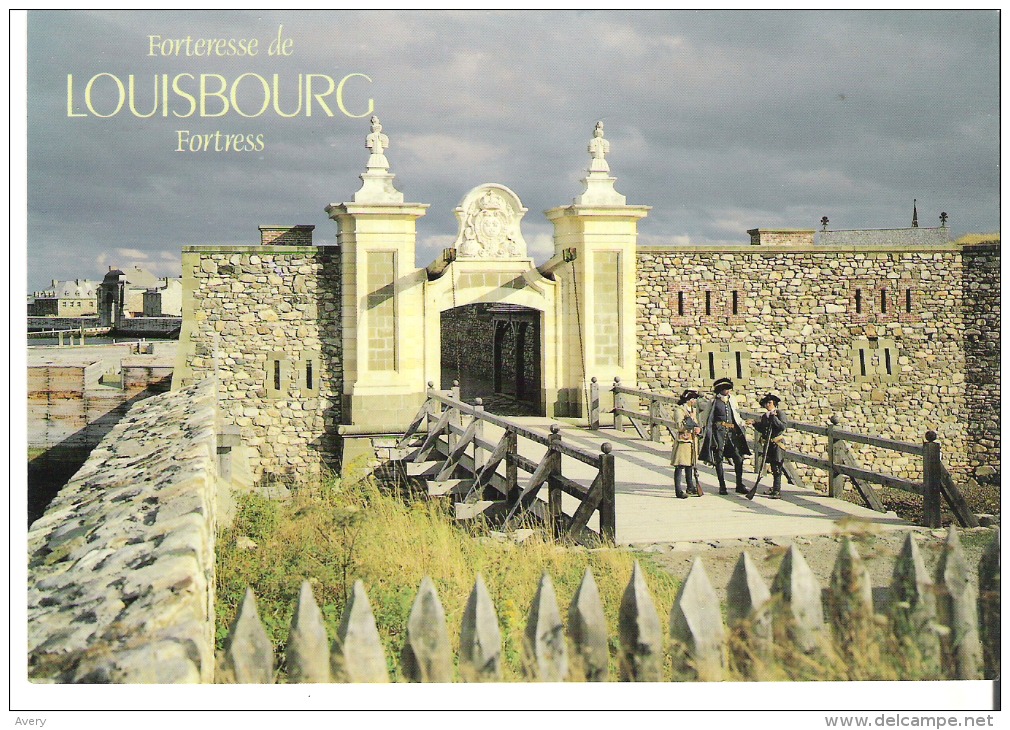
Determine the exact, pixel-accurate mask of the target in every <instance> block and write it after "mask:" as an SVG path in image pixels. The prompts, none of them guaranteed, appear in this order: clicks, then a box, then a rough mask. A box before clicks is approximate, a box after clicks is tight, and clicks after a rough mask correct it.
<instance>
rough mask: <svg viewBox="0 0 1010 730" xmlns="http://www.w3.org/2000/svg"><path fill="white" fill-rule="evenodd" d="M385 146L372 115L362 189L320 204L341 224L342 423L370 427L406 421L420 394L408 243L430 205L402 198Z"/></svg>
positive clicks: (420, 273)
mask: <svg viewBox="0 0 1010 730" xmlns="http://www.w3.org/2000/svg"><path fill="white" fill-rule="evenodd" d="M388 145H389V138H388V137H387V136H386V135H385V134H383V133H382V125H381V124H379V120H378V118H377V117H372V133H371V134H369V135H368V137H367V138H366V147H368V149H370V150H371V152H372V154H371V156H370V157H369V159H368V164H367V166H366V169H365V172H364V174H362V175H361V176H360V177H361V181H362V186H361V189H360V190H359V191H358V192H357V193H355V194H354V199H353V201H351V202H347V203H339V204H337V203H334V204H332V205H328V206H326V212H327V213H328V214H329V216H330V218H332V219H333V220H335V221H337V223H338V225H339V227H340V229H339V231H338V233H337V243H336V245H337V246H339V247H340V252H341V274H340V276H341V287H342V296H341V318H342V347H343V356H344V384H343V395H342V416H343V421H344V423H349V424H354V425H363V426H374V427H375V428H396V427H400V426H401V425H402V426H406V425H407V424H408V423H409V421H410V419H411V417H412V416H413V415H414V413H415V412H416V411H417V409H418V408H420V406H421V403H422V402H423V401H424V397H425V383H424V366H423V362H424V288H423V287H424V278H425V272H424V269H417V268H416V267H415V265H414V248H415V240H416V222H417V219H418V218H420V217H421V216H423V215H424V214H425V210H426V209H427V208H428V206H427V205H421V204H418V203H404V202H403V193H400V192H398V191H397V190H396V189H395V188H394V187H393V177H394V175H393V174H392V173H390V172H389V162H388V161H387V160H386V157H385V155H384V154H383V151H384V150H385V149H386V148H387V147H388Z"/></svg>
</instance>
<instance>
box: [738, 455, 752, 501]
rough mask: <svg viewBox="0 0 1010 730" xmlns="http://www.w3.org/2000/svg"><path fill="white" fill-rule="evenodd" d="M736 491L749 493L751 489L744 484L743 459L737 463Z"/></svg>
mask: <svg viewBox="0 0 1010 730" xmlns="http://www.w3.org/2000/svg"><path fill="white" fill-rule="evenodd" d="M735 466H736V493H737V494H747V492H749V491H750V490H749V489H747V487H745V486H744V485H743V460H741V461H740V463H739V464H736V465H735Z"/></svg>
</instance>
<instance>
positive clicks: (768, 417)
mask: <svg viewBox="0 0 1010 730" xmlns="http://www.w3.org/2000/svg"><path fill="white" fill-rule="evenodd" d="M788 427H789V420H788V419H787V418H786V417H785V414H783V413H782V412H781V411H779V410H774V411H765V412H764V413H763V414H762V415H761V418H759V419H758V420H757V422H756V423H755V424H754V430H755V431H757V432H758V434H759V436H758V441H757V447H758V453H760V454H761V455H762V456H763V455H764V453H765V449H766V448H767V449H768V461H767V462H766V463H768V464H776V465H777V464H781V463H782V439H781V436H782V434H783V433H784V432H785V430H786V429H787V428H788ZM769 437H771V443H768V442H767V441H766V439H768V438H769ZM758 458H761V457H758ZM758 466H761V465H760V464H758Z"/></svg>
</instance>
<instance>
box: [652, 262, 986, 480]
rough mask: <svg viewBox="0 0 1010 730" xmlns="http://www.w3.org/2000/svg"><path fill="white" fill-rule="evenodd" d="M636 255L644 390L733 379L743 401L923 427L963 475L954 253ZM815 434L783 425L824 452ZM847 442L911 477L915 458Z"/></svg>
mask: <svg viewBox="0 0 1010 730" xmlns="http://www.w3.org/2000/svg"><path fill="white" fill-rule="evenodd" d="M637 263H638V274H637V276H638V284H637V304H638V324H637V327H638V333H637V335H638V343H639V360H638V377H639V381H640V383H642V384H643V385H647V386H651V387H655V388H664V389H669V390H671V391H674V392H677V393H679V392H680V391H681V390H682V389H684V388H687V387H693V388H698V389H700V390H703V391H704V392H705V393H710V392H711V386H712V383H713V381H714V380H715V378H718V377H730V378H732V379H733V380H734V381H735V382H736V387H735V394H736V396H737V399H738V400H739V401H740V403H741V406H743V407H746V408H750V409H752V410H758V408H759V405H758V400H759V398H760V397H761V396H762V395H763V394H765V393H767V392H775V393H777V394H779V395H780V396H781V397H782V399H783V402H782V408H783V410H784V411H785V412H787V413H788V414H789V415H791V416H792V417H793V418H795V419H797V420H803V421H807V422H813V423H821V424H825V423H827V421H828V418H829V417H830V416H831V415H838V416H839V417H841V419H842V423H843V424H844V425H845V426H846V427H848V428H850V429H852V430H855V431H860V432H863V433H868V434H874V435H879V436H883V437H886V438H891V439H897V440H902V441H908V442H912V443H921V442H922V441H923V437H924V434H925V432H926V431H927V430H928V429H934V430H936V431H937V433H938V434H939V438H940V442H941V445H942V449H943V458H944V461H945V463H947V464H948V465H949V466H952V467H953V468H954V469H955V471H960V473H961V474H962V475H963V473H964V471H965V469H966V468H967V464H968V460H967V458H966V446H967V443H968V440H969V437H968V423H967V420H968V419H966V417H965V404H966V383H965V369H966V362H965V352H964V347H963V343H962V338H961V332H962V331H963V327H964V316H963V305H964V301H965V300H964V295H963V289H962V262H961V255H960V251H959V249H957V248H955V247H946V248H936V249H927V248H924V247H920V248H915V249H911V248H908V249H902V248H899V247H895V248H892V249H890V250H887V249H870V248H866V249H862V250H860V249H857V248H839V249H835V250H831V249H827V250H825V248H824V247H818V246H807V247H802V248H801V247H796V248H790V249H786V248H784V247H778V248H774V249H773V248H765V247H763V246H762V247H760V248H759V247H756V246H755V247H742V246H737V247H725V248H722V247H720V248H716V247H704V248H703V247H683V248H653V249H649V248H640V249H639V250H638V260H637ZM814 440H815V437H813V436H808V435H805V434H800V433H798V432H791V434H790V442H791V444H792V445H793V446H800V445H801V444H802V445H803V446H804V448H801V449H800V450H806V449H811V450H812V452H813V453H816V451H817V448H820V449H821V451H823V448H824V445H823V444H820V445H819V446H818V445H817V444H815V443H814ZM806 442H810V443H806ZM851 446H852V448H853V450H854V451H855V452H856V453H857V454H858V458H859V459H860V460H861V461H862V462H863V463H864V464H866V465H868V466H874V467H877V468H879V469H880V470H882V471H885V472H888V473H893V474H898V475H902V476H907V477H910V478H915V477H918V476H919V475H920V473H921V464H920V463H919V460H918V459H916V458H914V457H910V456H905V455H901V454H895V453H893V452H883V453H882V452H880V451H879V450H877V449H873V448H871V447H859V446H856V445H851Z"/></svg>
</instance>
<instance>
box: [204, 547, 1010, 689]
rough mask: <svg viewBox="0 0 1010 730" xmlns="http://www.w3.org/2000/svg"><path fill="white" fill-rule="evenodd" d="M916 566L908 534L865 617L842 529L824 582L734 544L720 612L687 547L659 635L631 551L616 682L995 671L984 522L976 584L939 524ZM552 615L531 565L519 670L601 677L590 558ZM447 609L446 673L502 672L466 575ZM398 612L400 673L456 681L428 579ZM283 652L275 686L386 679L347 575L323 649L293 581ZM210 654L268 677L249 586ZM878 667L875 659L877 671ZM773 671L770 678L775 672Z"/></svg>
mask: <svg viewBox="0 0 1010 730" xmlns="http://www.w3.org/2000/svg"><path fill="white" fill-rule="evenodd" d="M924 566H925V563H924V560H923V556H922V555H921V553H920V552H919V547H918V545H917V543H916V540H915V538H914V536H913V535H912V533H909V534H908V536H907V538H906V540H905V544H904V546H903V548H902V550H901V553H900V554H899V556H898V558H897V560H896V561H895V566H894V571H893V576H894V578H893V580H892V583H891V585H890V589H889V591H888V595H887V601H886V608H885V609H884V612H883V614H876V613H875V610H874V604H873V598H872V595H873V586H872V584H871V581H870V575H869V572H868V570H867V569H866V567H865V565H864V564H863V562H862V559H861V558H860V556H859V554H858V552H857V551H856V549H855V547H854V545H853V544H852V542H851V541H849V540H848V538H846V539H845V540H844V541H843V542H842V545H841V549H840V551H839V553H838V557H837V559H836V561H835V566H834V570H833V572H832V574H831V578H830V583H829V585H828V588H827V590H826V591H822V588H821V585H820V584H819V582H818V580H817V578H816V577H815V576H814V574H813V572H812V571H811V570H810V567H809V566H808V565H807V562H806V560H805V559H804V558H803V555H802V554H801V552H800V550H799V549H798V548H797V547H796V546H795V545H793V546H791V547H790V548H789V549H788V551H787V552H786V553H785V555H784V556H783V558H782V562H781V564H780V565H779V569H778V572H777V574H776V576H775V579H774V580H773V582H772V586H771V589H770V590H769V588H768V587H767V585H766V583H765V581H764V579H763V578H762V577H761V575H760V573H759V572H758V571H757V569H756V567H755V565H754V562H753V561H752V560H751V559H750V557H749V556H748V555H747V553H741V555H740V558H739V560H738V561H737V563H736V568H735V570H734V571H733V575H732V577H731V578H730V581H729V585H728V586H727V603H726V607H725V611H722V610H721V609H720V605H719V600H718V597H717V596H716V593H715V590H714V589H713V587H712V584H711V581H710V580H709V578H708V575H707V574H706V572H705V568H704V565H703V564H702V561H701V559H700V558H695V560H694V563H693V565H692V567H691V570H690V573H689V574H688V576H687V578H686V579H685V580H684V582H683V583H682V584H681V587H680V590H679V592H678V594H677V596H676V598H675V599H674V603H673V606H672V607H671V609H670V613H669V634H668V636H667V637H664V636H663V632H662V629H661V623H660V619H659V614H658V612H657V610H656V606H655V602H654V600H653V598H652V596H651V594H650V592H649V588H648V585H647V584H646V581H645V577H644V575H643V573H642V570H641V569H640V568H639V566H638V564H637V563H636V564H635V567H634V570H633V573H632V576H631V580H630V581H629V583H628V586H627V588H626V589H625V591H624V595H623V598H622V600H621V605H620V611H619V614H618V616H619V620H618V637H617V641H616V642H615V643H614V646H615V647H616V656H615V657H613V658H614V659H615V660H616V661H615V662H614V663H615V664H616V666H617V677H616V678H617V679H618V680H620V681H622V682H624V681H645V682H660V681H667V680H671V679H672V680H673V681H696V680H702V681H721V680H727V679H756V680H761V679H767V676H768V675H767V674H766V672H767V669H768V668H769V666H775V665H776V664H777V665H778V666H779V667H780V668H781V670H784V671H785V672H786V674H787V675H788V676H790V677H791V678H793V679H829V678H838V677H831V676H819V675H815V676H810V674H811V671H817V670H812V669H811V668H812V667H826V666H828V665H830V664H831V660H830V659H829V658H834V659H837V660H840V661H841V666H842V667H843V669H842V670H841V671H842V672H846V671H849V669H847V668H851V667H852V666H854V665H858V664H859V661H860V659H865V658H866V657H869V656H871V655H878V656H883V657H888V656H890V657H892V658H894V657H900V656H903V655H904V654H905V653H906V652H908V653H910V654H914V656H915V659H914V662H915V663H916V666H917V667H918V669H919V671H920V672H922V673H923V674H924V676H925V678H930V679H982V678H987V679H993V678H996V677H998V676H999V667H1000V609H999V604H1000V592H999V574H1000V567H999V534H998V532H997V533H996V535H995V537H994V538H993V540H992V542H991V543H990V545H989V547H988V549H987V550H986V551H985V553H984V555H983V556H982V559H981V560H980V562H979V565H978V571H977V576H978V577H977V580H976V577H975V571H973V570H972V569H970V568H969V567H968V563H967V561H966V559H965V556H964V551H963V548H962V547H961V544H960V541H959V538H958V536H957V531H956V530H955V529H954V528H951V529H950V531H949V533H948V538H947V542H946V544H945V546H944V548H943V551H942V553H941V555H940V558H939V561H938V563H937V565H936V570H935V578H934V579H931V578H930V576H929V574H928V572H927V571H926V569H925V567H924ZM561 616H562V614H561V611H560V609H559V606H558V601H557V596H556V593H555V590H554V586H553V584H552V582H551V579H550V577H549V576H548V575H547V574H546V573H545V574H544V576H543V578H542V579H541V581H540V585H539V587H538V589H537V592H536V595H535V597H534V598H533V601H532V604H531V605H530V608H529V613H528V618H527V622H526V629H525V632H524V635H523V641H522V671H523V677H524V678H525V680H526V681H544V682H559V681H566V680H567V681H607V680H609V679H611V678H612V677H611V674H610V671H611V669H610V665H611V655H610V652H611V649H610V647H611V642H610V637H609V627H608V623H607V619H606V617H605V616H606V614H605V611H604V606H603V603H602V601H601V599H600V594H599V591H598V590H597V587H596V583H595V581H594V579H593V575H592V572H591V571H590V570H589V568H587V569H586V572H585V575H584V577H583V579H582V583H581V585H580V586H579V588H578V590H577V591H576V592H575V595H574V597H573V598H572V601H571V604H570V606H569V609H568V621H567V641H566V640H565V633H566V626H565V624H564V623H562V618H561ZM724 616H725V619H724ZM452 618H453V620H454V621H459V622H460V626H461V628H460V633H459V637H460V639H459V649H458V663H457V666H458V679H460V680H462V681H464V682H498V681H501V679H502V653H503V648H502V636H501V630H500V628H499V622H498V616H497V613H496V611H495V606H494V603H493V602H492V600H491V597H490V595H489V593H488V590H487V587H486V586H485V584H484V581H483V579H482V578H481V576H480V574H478V575H477V577H476V580H475V583H474V586H473V590H472V591H471V593H470V597H469V600H468V601H467V605H466V609H465V611H464V613H463V615H462V616H461V617H460V616H454V617H452ZM400 621H401V618H399V617H398V619H397V622H398V623H399V622H400ZM403 623H405V624H406V631H405V634H404V640H403V645H402V650H401V653H400V663H399V675H400V676H402V678H403V679H404V680H406V681H411V682H452V681H454V680H455V679H457V676H456V672H454V670H453V647H452V644H451V642H450V639H449V631H448V628H447V617H446V614H445V611H444V609H443V607H442V604H441V601H440V600H439V598H438V593H437V591H436V589H435V586H434V584H433V582H432V581H431V579H430V578H427V577H426V578H424V579H423V580H422V582H421V586H420V589H419V590H418V593H417V596H416V598H415V600H414V603H413V607H412V608H411V609H410V615H409V617H406V621H405V622H403ZM874 646H876V647H877V649H878V651H877V652H872V651H870V649H871V648H872V647H874ZM667 652H668V653H669V655H670V656H672V659H673V661H672V667H673V669H672V673H669V672H668V671H667V670H666V669H665V663H666V655H667ZM284 656H285V665H286V677H284V679H285V680H286V681H287V682H289V683H309V682H388V681H390V676H389V670H388V668H387V662H386V650H385V648H384V647H383V644H382V641H381V639H380V637H379V632H378V627H377V626H376V621H375V616H374V614H373V612H372V608H371V606H370V604H369V601H368V596H367V594H366V591H365V587H364V584H363V583H362V582H361V581H360V580H358V581H356V582H355V584H354V589H353V591H352V593H351V596H350V597H349V599H348V601H347V603H346V604H345V606H344V609H343V618H342V620H341V623H340V627H339V629H338V630H337V632H336V639H335V640H334V641H333V643H332V645H331V644H330V641H329V638H328V636H327V630H326V626H325V625H324V623H323V616H322V612H321V611H320V609H319V607H318V605H317V604H316V601H315V598H314V597H313V595H312V589H311V587H310V586H309V583H308V582H307V581H306V582H303V583H302V586H301V592H300V594H299V597H298V605H297V606H296V608H295V611H294V616H293V619H292V623H291V630H290V633H289V635H288V639H287V642H286V649H285V654H284ZM818 659H821V660H823V661H818ZM217 664H218V671H217V674H216V681H217V682H218V683H256V684H267V683H272V682H274V681H276V679H277V677H275V669H274V668H275V661H274V648H273V646H272V644H271V641H270V639H269V637H268V636H267V633H266V631H265V629H264V628H263V625H262V623H261V622H260V620H259V616H258V614H257V610H256V600H255V597H254V595H253V592H252V590H249V589H247V591H246V595H245V599H244V600H243V602H242V605H241V607H240V609H239V611H238V614H237V616H236V618H235V621H234V622H233V623H232V625H231V627H230V629H229V631H228V635H227V639H226V640H225V643H224V649H223V651H222V652H221V653H220V654H219V656H218V662H217ZM836 666H837V664H836ZM731 667H732V674H731V673H730V671H731V669H730V668H731ZM804 667H805V669H804ZM874 669H875V667H873V666H869V667H865V668H864V669H862V670H859V671H861V672H862V673H863V675H865V676H858V675H857V676H846V675H844V674H843V676H842V677H841V678H858V679H883V678H890V676H893V675H890V676H876V675H875V674H874V673H873V672H874ZM876 669H878V670H879V669H883V670H884V671H885V672H886V671H887V668H886V667H876ZM822 671H823V670H822ZM891 671H892V672H893V669H892V670H891ZM794 672H795V674H794ZM804 672H805V673H804ZM773 676H778V677H781V676H782V674H781V671H780V672H779V673H778V674H776V675H773ZM394 678H395V677H394Z"/></svg>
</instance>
